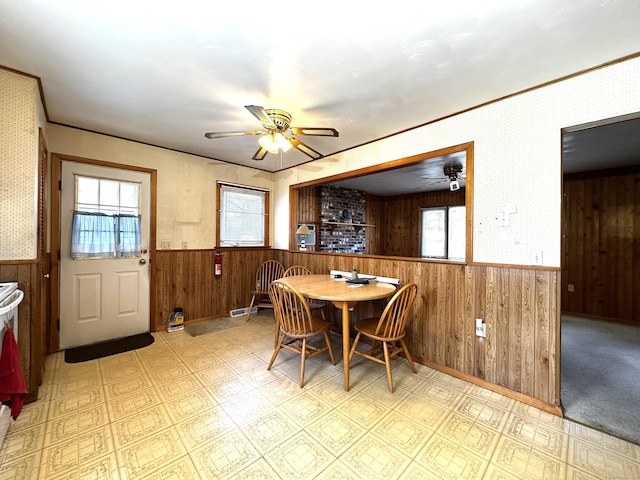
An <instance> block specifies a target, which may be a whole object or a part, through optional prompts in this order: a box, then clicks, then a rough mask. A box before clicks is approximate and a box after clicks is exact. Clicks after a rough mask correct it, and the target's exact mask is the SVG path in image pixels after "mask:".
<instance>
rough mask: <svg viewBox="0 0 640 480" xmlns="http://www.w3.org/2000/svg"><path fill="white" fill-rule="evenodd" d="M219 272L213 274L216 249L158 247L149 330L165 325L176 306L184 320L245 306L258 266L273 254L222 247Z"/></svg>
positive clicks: (265, 251)
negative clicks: (153, 311)
mask: <svg viewBox="0 0 640 480" xmlns="http://www.w3.org/2000/svg"><path fill="white" fill-rule="evenodd" d="M220 253H221V254H222V275H221V276H220V277H216V276H215V275H214V273H213V268H214V267H213V265H214V261H215V256H216V251H215V250H158V251H156V258H155V259H154V264H155V267H154V268H155V269H156V275H157V277H156V292H155V293H156V310H155V311H156V315H155V318H154V319H153V320H152V330H153V331H158V330H163V329H165V328H167V319H168V318H169V314H171V312H173V309H174V308H175V307H182V308H183V309H184V313H185V318H186V321H187V322H189V321H192V320H198V319H203V318H208V317H224V316H228V315H229V311H230V310H232V309H235V308H242V307H248V306H249V302H250V300H251V296H250V294H249V292H250V290H251V289H252V288H255V287H254V285H255V276H256V270H257V269H258V266H259V265H260V264H261V263H262V262H264V261H265V260H270V259H272V258H273V257H274V256H275V251H274V250H269V249H250V250H246V249H240V250H234V249H224V250H221V251H220Z"/></svg>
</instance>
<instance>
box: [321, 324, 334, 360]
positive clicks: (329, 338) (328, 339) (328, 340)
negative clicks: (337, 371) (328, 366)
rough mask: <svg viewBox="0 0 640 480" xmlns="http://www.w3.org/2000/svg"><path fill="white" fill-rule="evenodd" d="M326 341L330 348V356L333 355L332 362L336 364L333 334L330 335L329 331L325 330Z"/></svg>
mask: <svg viewBox="0 0 640 480" xmlns="http://www.w3.org/2000/svg"><path fill="white" fill-rule="evenodd" d="M324 341H325V342H327V347H328V348H329V357H331V363H333V364H334V365H335V364H336V358H335V357H334V356H333V348H331V335H329V331H328V330H325V331H324Z"/></svg>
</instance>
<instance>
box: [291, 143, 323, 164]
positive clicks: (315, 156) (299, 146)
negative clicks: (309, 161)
mask: <svg viewBox="0 0 640 480" xmlns="http://www.w3.org/2000/svg"><path fill="white" fill-rule="evenodd" d="M288 140H289V142H290V143H291V145H293V146H294V147H295V148H297V149H298V150H300V151H301V152H302V153H304V154H305V155H308V156H309V157H311V158H313V159H314V160H317V159H318V158H320V157H322V154H321V153H320V152H318V151H316V150H314V149H313V148H311V147H310V146H309V145H306V144H304V143H302V142H301V141H300V140H298V139H297V138H289V139H288Z"/></svg>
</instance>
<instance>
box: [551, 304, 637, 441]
mask: <svg viewBox="0 0 640 480" xmlns="http://www.w3.org/2000/svg"><path fill="white" fill-rule="evenodd" d="M561 356H562V357H561V389H560V396H561V401H562V408H563V411H564V415H565V417H566V418H568V419H570V420H574V421H576V422H579V423H582V424H584V425H588V426H590V427H593V428H596V429H597V430H600V431H603V432H606V433H609V434H611V435H614V436H616V437H620V438H623V439H625V440H629V441H631V442H633V443H636V444H638V445H640V328H638V327H634V326H632V325H624V324H616V323H611V322H605V321H600V320H591V319H585V318H579V317H573V316H568V315H563V316H562V351H561Z"/></svg>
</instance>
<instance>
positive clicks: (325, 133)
mask: <svg viewBox="0 0 640 480" xmlns="http://www.w3.org/2000/svg"><path fill="white" fill-rule="evenodd" d="M291 132H292V133H293V134H294V135H316V136H322V137H337V136H338V131H337V130H336V129H335V128H317V127H314V128H307V127H291Z"/></svg>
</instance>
